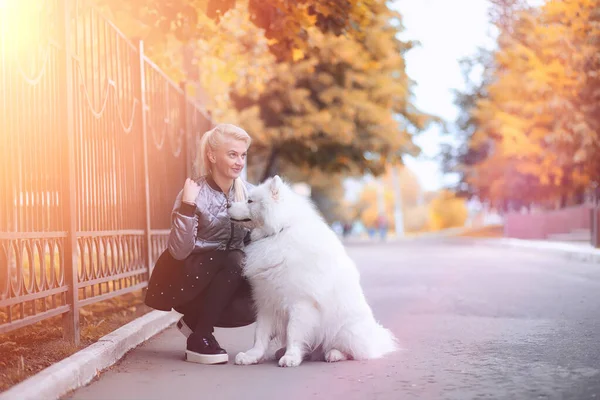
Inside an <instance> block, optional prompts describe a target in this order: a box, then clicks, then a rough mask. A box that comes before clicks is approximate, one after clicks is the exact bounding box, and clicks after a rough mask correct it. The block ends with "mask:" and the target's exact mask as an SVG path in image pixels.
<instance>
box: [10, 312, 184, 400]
mask: <svg viewBox="0 0 600 400" xmlns="http://www.w3.org/2000/svg"><path fill="white" fill-rule="evenodd" d="M180 316H181V314H179V313H176V312H174V311H171V312H164V311H156V310H155V311H151V312H149V313H148V314H146V315H144V316H142V317H140V318H138V319H136V320H133V321H131V322H130V323H128V324H126V325H124V326H122V327H120V328H119V329H117V330H115V331H113V332H111V333H109V334H108V335H106V336H104V337H102V338H100V340H98V342H96V343H94V344H92V345H91V346H88V347H86V348H85V349H83V350H80V351H78V352H77V353H75V354H73V355H72V356H70V357H68V358H65V359H64V360H62V361H60V362H58V363H56V364H54V365H52V366H50V367H48V368H46V369H44V370H42V371H41V372H39V373H37V374H36V375H33V376H32V377H30V378H28V379H26V380H25V381H23V382H21V383H19V384H18V385H15V386H13V387H12V388H10V389H9V390H7V391H5V392H3V393H0V400H29V399H31V400H41V399H59V398H60V397H61V396H64V395H65V394H67V393H69V392H70V391H72V390H74V389H77V388H80V387H82V386H84V385H86V384H88V383H89V382H91V381H92V379H94V377H96V376H97V375H99V374H100V372H101V371H102V370H104V369H106V368H108V367H110V366H111V365H113V364H114V363H116V362H117V361H118V360H120V359H121V358H122V357H123V356H124V355H125V353H127V352H128V351H129V350H131V349H133V348H134V347H136V346H138V345H139V344H141V343H143V342H144V341H146V340H148V339H149V338H151V337H152V336H154V335H156V334H157V333H159V332H161V331H163V330H164V329H166V328H168V327H169V326H171V325H172V324H173V323H175V322H176V321H177V320H178V319H179V317H180Z"/></svg>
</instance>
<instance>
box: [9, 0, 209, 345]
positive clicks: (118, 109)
mask: <svg viewBox="0 0 600 400" xmlns="http://www.w3.org/2000/svg"><path fill="white" fill-rule="evenodd" d="M0 3H1V4H2V6H1V7H2V8H0V333H4V332H8V331H11V330H14V329H17V328H20V327H23V326H26V325H29V324H33V323H36V322H39V321H41V320H44V319H46V318H50V317H53V316H57V315H62V316H63V321H64V328H65V331H64V332H65V337H66V338H69V339H70V340H72V341H74V342H76V343H77V342H78V341H79V308H80V307H82V306H85V305H88V304H91V303H94V302H97V301H101V300H106V299H108V298H111V297H114V296H118V295H121V294H124V293H128V292H132V291H136V290H139V289H142V288H144V287H145V286H146V285H147V281H148V277H149V274H150V270H151V268H152V265H153V260H155V259H156V258H157V256H158V255H159V254H160V252H161V251H162V250H163V249H164V248H165V246H166V238H167V235H168V232H169V226H170V219H169V218H170V211H171V207H172V205H173V200H174V198H175V196H176V194H177V192H178V191H179V190H180V189H181V187H182V185H183V181H184V180H185V177H186V176H189V175H190V174H191V165H192V160H193V158H194V154H193V152H194V148H195V146H190V145H188V144H190V143H194V142H195V140H196V138H197V136H198V135H201V134H202V133H203V132H205V131H206V130H208V129H210V127H211V121H210V118H209V116H208V115H207V114H206V113H205V112H204V111H203V110H202V109H201V108H199V107H198V106H197V105H196V104H194V103H193V102H191V101H190V100H189V99H187V98H186V95H185V90H184V87H183V86H182V85H178V84H176V83H174V82H173V81H171V80H170V79H169V78H168V77H167V76H166V75H165V74H164V73H163V72H162V71H161V70H160V69H159V68H158V67H157V66H156V65H155V64H154V63H153V62H152V61H150V60H149V59H148V58H147V57H146V56H145V55H144V47H143V43H142V42H132V41H131V40H129V39H128V38H126V37H125V36H124V35H123V34H122V33H121V32H120V31H119V30H118V29H116V27H115V26H114V25H113V24H112V23H111V22H110V21H108V20H107V19H106V18H104V17H103V16H102V15H100V14H99V13H98V12H97V11H96V10H95V9H94V8H92V7H89V6H84V5H83V4H82V3H81V2H80V1H78V0H45V1H35V2H34V1H27V0H24V1H22V2H17V1H8V2H0ZM22 21H27V25H26V28H25V27H24V26H22V25H21V24H22Z"/></svg>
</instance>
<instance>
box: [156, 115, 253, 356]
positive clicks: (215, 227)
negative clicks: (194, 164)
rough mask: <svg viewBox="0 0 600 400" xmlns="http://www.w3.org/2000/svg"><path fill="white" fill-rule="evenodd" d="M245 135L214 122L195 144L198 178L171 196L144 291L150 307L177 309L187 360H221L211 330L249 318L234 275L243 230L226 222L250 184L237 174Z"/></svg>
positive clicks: (247, 297)
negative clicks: (166, 232) (162, 246)
mask: <svg viewBox="0 0 600 400" xmlns="http://www.w3.org/2000/svg"><path fill="white" fill-rule="evenodd" d="M250 142H251V139H250V136H249V135H248V133H246V131H244V130H243V129H241V128H239V127H237V126H235V125H230V124H219V125H217V126H215V127H214V128H213V129H212V130H210V131H208V132H206V133H205V134H204V136H203V137H202V140H201V142H200V148H199V164H200V165H199V166H200V171H201V175H202V176H201V177H200V179H198V180H197V181H194V180H191V179H187V180H186V181H185V184H184V186H183V190H181V192H180V193H179V195H178V196H177V198H176V200H175V206H174V207H173V212H172V223H171V233H170V236H169V241H168V249H167V250H166V251H165V252H164V253H163V254H162V255H161V257H160V258H159V260H158V261H157V263H156V266H155V268H154V271H153V273H152V276H151V278H150V282H149V284H148V291H147V293H146V304H147V305H149V306H150V307H152V308H155V309H159V310H164V311H170V310H171V308H173V309H175V310H176V311H178V312H180V313H182V314H183V317H182V318H181V319H180V320H179V322H178V323H177V326H178V328H179V330H180V331H181V332H182V333H183V334H184V335H185V336H187V349H186V360H187V361H191V362H197V363H201V364H221V363H226V362H227V361H228V355H227V352H226V351H225V350H224V349H222V348H221V347H220V345H219V343H218V342H217V340H216V339H215V337H214V336H213V332H214V327H215V326H219V327H238V326H244V325H248V324H251V323H252V322H254V310H253V304H252V300H251V293H250V287H249V285H248V282H247V281H246V280H245V279H244V278H243V277H242V275H241V267H242V263H243V261H244V253H243V248H244V245H245V243H247V240H248V238H249V235H248V233H249V231H248V230H247V229H245V228H243V227H241V226H239V225H235V224H233V223H232V222H231V220H230V219H229V216H228V214H227V208H228V207H229V205H230V204H231V202H233V201H245V199H246V196H247V192H248V189H250V187H251V185H250V184H249V183H247V182H244V181H243V180H242V178H241V177H240V174H241V173H242V169H243V168H244V165H245V163H246V154H247V151H248V148H249V146H250Z"/></svg>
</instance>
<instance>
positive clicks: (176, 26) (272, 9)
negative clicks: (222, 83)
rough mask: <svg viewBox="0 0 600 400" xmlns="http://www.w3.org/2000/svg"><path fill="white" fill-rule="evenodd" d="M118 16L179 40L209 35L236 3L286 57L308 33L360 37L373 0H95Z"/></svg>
mask: <svg viewBox="0 0 600 400" xmlns="http://www.w3.org/2000/svg"><path fill="white" fill-rule="evenodd" d="M99 1H100V2H101V4H103V5H106V6H108V7H109V8H110V9H111V10H113V12H115V13H117V14H126V15H129V16H131V17H132V18H133V19H135V20H136V21H138V22H139V24H141V25H143V26H146V27H149V28H150V29H151V31H152V32H153V35H154V36H156V37H168V36H171V35H173V36H174V37H175V38H176V39H177V40H179V41H180V42H182V43H188V42H191V41H195V40H199V39H200V40H206V39H207V38H209V37H210V33H211V32H210V28H209V29H207V27H209V26H210V24H208V21H211V22H213V23H214V24H220V23H221V22H222V18H223V16H224V15H225V14H226V13H227V12H228V11H230V10H232V9H235V8H236V7H237V6H241V7H243V8H244V10H245V11H246V13H247V14H248V15H249V18H250V20H251V21H252V23H253V24H254V25H255V26H256V27H257V28H260V29H262V30H264V32H265V37H266V38H267V39H268V40H269V48H270V51H271V52H272V53H273V54H274V55H275V56H276V57H277V59H278V61H290V60H292V59H293V55H294V51H295V50H300V51H302V50H304V49H305V48H306V47H307V46H308V38H309V34H308V31H309V30H310V29H311V28H316V29H318V30H320V31H321V32H324V33H332V34H334V35H341V34H342V33H345V34H348V35H351V36H356V37H360V36H362V35H364V27H365V26H368V24H369V21H370V19H371V16H372V15H373V14H374V13H377V10H378V9H379V8H380V7H381V2H379V1H377V0H361V1H358V0H327V1H317V0H302V1H289V0H245V1H236V0H131V1H117V0H99Z"/></svg>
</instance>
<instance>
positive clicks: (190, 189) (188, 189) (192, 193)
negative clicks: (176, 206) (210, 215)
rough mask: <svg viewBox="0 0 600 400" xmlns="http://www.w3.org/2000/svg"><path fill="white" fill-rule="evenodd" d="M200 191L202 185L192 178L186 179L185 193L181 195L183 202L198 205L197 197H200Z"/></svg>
mask: <svg viewBox="0 0 600 400" xmlns="http://www.w3.org/2000/svg"><path fill="white" fill-rule="evenodd" d="M198 193H200V186H199V185H198V184H197V183H196V182H194V181H193V180H192V179H190V178H187V179H186V180H185V184H184V185H183V195H182V197H181V201H182V202H183V203H188V204H193V205H196V197H198Z"/></svg>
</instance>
